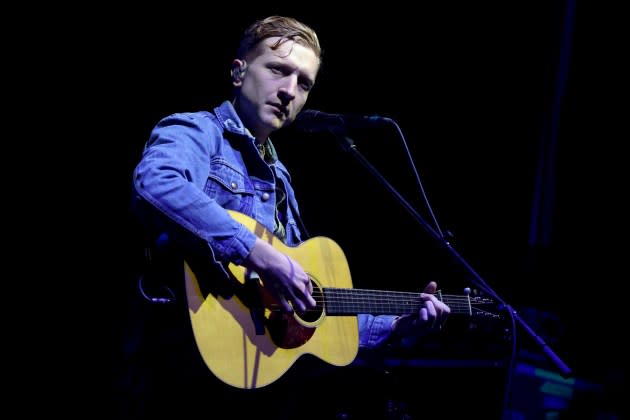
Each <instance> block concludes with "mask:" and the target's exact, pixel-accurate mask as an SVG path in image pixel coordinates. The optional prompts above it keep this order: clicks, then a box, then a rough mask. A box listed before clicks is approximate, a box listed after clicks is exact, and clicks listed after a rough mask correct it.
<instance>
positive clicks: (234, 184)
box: [230, 181, 238, 190]
mask: <svg viewBox="0 0 630 420" xmlns="http://www.w3.org/2000/svg"><path fill="white" fill-rule="evenodd" d="M230 186H231V187H232V189H233V190H235V189H236V187H238V185H237V184H236V182H234V181H232V184H230Z"/></svg>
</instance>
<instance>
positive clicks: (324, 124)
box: [293, 109, 392, 134]
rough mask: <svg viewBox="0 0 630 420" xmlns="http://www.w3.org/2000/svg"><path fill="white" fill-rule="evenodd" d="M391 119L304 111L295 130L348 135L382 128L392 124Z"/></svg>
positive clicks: (299, 115) (296, 119)
mask: <svg viewBox="0 0 630 420" xmlns="http://www.w3.org/2000/svg"><path fill="white" fill-rule="evenodd" d="M391 121H392V120H391V119H390V118H387V117H380V116H378V115H372V116H362V115H342V114H328V113H326V112H322V111H316V110H314V109H305V110H302V111H301V112H300V113H299V114H298V115H297V117H296V118H295V121H294V122H293V125H294V126H295V128H297V129H298V130H301V131H305V132H307V133H319V132H322V131H329V132H333V133H337V134H340V133H342V134H343V133H346V132H347V131H348V130H355V129H366V128H373V127H382V126H383V125H385V124H389V123H391Z"/></svg>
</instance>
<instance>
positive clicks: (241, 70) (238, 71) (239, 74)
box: [230, 58, 247, 86]
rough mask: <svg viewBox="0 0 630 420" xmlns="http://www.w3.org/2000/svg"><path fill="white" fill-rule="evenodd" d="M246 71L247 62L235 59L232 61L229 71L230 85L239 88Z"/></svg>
mask: <svg viewBox="0 0 630 420" xmlns="http://www.w3.org/2000/svg"><path fill="white" fill-rule="evenodd" d="M246 71H247V62H246V61H245V60H240V59H238V58H235V59H234V61H232V68H231V70H230V74H231V75H232V83H233V84H234V86H240V85H241V83H242V82H243V77H245V72H246Z"/></svg>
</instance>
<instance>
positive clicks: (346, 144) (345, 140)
mask: <svg viewBox="0 0 630 420" xmlns="http://www.w3.org/2000/svg"><path fill="white" fill-rule="evenodd" d="M331 132H332V133H333V134H334V135H335V137H337V139H338V140H339V144H340V145H341V147H342V149H344V150H345V151H346V152H348V153H350V155H352V156H353V157H354V158H356V159H357V160H358V161H359V162H360V163H361V164H362V165H363V166H364V167H365V168H366V169H367V170H368V171H369V172H370V173H371V174H372V175H373V176H374V177H375V178H376V179H377V180H378V181H380V182H381V184H383V185H384V186H385V188H387V190H389V192H391V193H392V195H393V196H394V197H395V198H396V199H397V200H398V201H399V203H400V204H401V205H402V206H403V207H404V208H405V209H406V210H407V211H408V212H409V213H410V214H411V216H412V217H413V218H414V219H415V220H416V221H417V222H418V223H420V225H421V226H422V227H423V228H424V229H425V230H426V231H427V232H428V233H429V234H430V235H431V236H432V237H433V238H434V239H435V240H436V241H437V242H438V243H439V244H440V245H441V246H442V247H443V248H444V249H446V251H447V252H448V253H449V254H450V255H451V256H452V257H453V259H454V260H455V261H456V262H458V263H459V264H461V265H462V266H463V267H464V268H465V269H466V270H467V271H468V272H469V273H470V274H471V275H472V276H473V278H474V281H475V282H476V286H478V287H480V288H482V289H483V290H484V291H486V292H487V293H489V294H490V295H491V296H492V297H493V298H494V299H496V300H497V301H498V302H499V303H500V304H501V305H502V307H503V308H505V309H506V310H507V311H508V313H509V314H510V315H511V317H512V319H513V320H515V321H516V322H518V323H519V324H520V325H521V326H522V327H523V329H524V330H525V331H527V333H528V334H529V335H530V336H531V337H532V338H533V339H534V341H535V342H536V344H538V345H539V346H540V348H541V350H542V351H543V352H544V353H545V354H546V355H547V356H548V357H549V359H550V360H551V361H552V362H553V363H554V364H555V365H556V366H557V367H558V369H559V370H560V372H561V373H562V375H564V376H565V377H567V376H570V375H571V369H570V368H569V367H568V366H567V365H566V364H565V363H564V362H563V361H562V360H561V359H560V358H559V357H558V356H557V355H556V353H555V352H554V351H553V350H552V349H551V347H549V345H547V343H546V342H545V341H544V340H543V339H542V337H540V336H539V335H538V334H537V333H536V332H535V331H534V330H533V329H532V328H531V327H530V326H529V325H528V324H527V323H526V322H525V321H524V320H523V318H521V316H520V315H519V314H518V312H517V311H515V310H514V309H512V307H511V306H510V305H509V304H507V303H506V302H505V301H504V300H503V299H501V298H500V297H499V295H498V294H497V293H496V292H495V291H494V290H492V288H491V287H490V286H489V285H488V284H487V283H486V282H485V280H483V278H482V277H481V276H480V275H479V274H478V273H477V272H476V271H475V270H474V269H473V268H472V266H471V265H470V264H468V263H467V262H466V260H464V258H463V257H462V256H461V255H460V254H459V253H458V252H457V251H456V250H455V249H454V248H453V247H452V246H451V244H450V243H449V242H448V241H447V240H445V239H444V238H443V237H442V236H440V235H439V234H438V233H437V232H436V231H435V229H433V228H432V227H431V226H430V225H429V223H427V221H426V220H425V219H424V218H423V217H422V216H421V215H420V214H419V213H418V212H417V211H416V210H415V209H414V208H413V206H411V204H409V202H407V200H405V198H404V197H403V196H402V195H401V194H400V193H399V192H398V191H396V189H395V188H394V187H393V186H392V185H391V184H390V183H389V182H388V181H387V180H386V179H385V177H383V175H382V174H381V173H380V172H379V171H378V170H377V169H376V168H375V167H374V166H373V165H372V164H371V163H370V162H369V161H368V160H367V159H366V158H365V157H364V156H363V155H362V154H361V153H360V152H359V151H358V150H357V147H356V145H355V144H354V141H353V140H352V139H351V138H350V137H348V136H347V135H346V134H345V133H343V132H338V131H335V130H331Z"/></svg>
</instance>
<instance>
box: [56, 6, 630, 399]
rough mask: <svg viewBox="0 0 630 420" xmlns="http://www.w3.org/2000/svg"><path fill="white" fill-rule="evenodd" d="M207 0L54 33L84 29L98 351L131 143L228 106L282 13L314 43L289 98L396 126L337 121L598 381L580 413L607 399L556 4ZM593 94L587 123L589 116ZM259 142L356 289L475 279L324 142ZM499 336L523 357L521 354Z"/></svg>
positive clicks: (133, 257)
mask: <svg viewBox="0 0 630 420" xmlns="http://www.w3.org/2000/svg"><path fill="white" fill-rule="evenodd" d="M208 7H209V6H206V7H204V8H203V9H202V8H196V7H190V6H169V7H168V8H160V9H152V10H143V11H133V12H131V11H122V10H116V11H112V10H102V11H99V10H93V11H91V12H90V13H88V14H87V18H86V19H84V20H82V21H81V22H79V25H77V30H76V31H71V33H68V34H67V35H68V40H72V41H71V42H72V43H77V42H78V41H77V38H80V37H81V36H82V34H89V36H88V42H89V45H90V46H89V49H88V50H87V52H86V55H85V60H84V61H81V60H79V61H81V62H80V63H79V64H78V68H75V69H74V71H75V72H76V73H77V74H78V73H84V72H83V70H85V69H86V70H89V72H88V74H89V75H90V76H89V77H88V80H87V81H85V82H82V83H83V84H84V85H85V90H86V92H84V93H87V95H88V96H90V101H89V104H90V105H87V104H83V103H78V104H77V105H78V107H79V108H81V107H83V106H85V107H86V108H87V111H88V112H89V113H90V114H91V115H90V119H89V120H88V121H90V122H91V123H92V124H93V125H95V126H96V127H97V130H98V131H99V132H98V133H97V137H96V138H97V141H96V142H95V144H93V146H95V147H94V151H93V152H92V153H94V154H95V155H97V156H98V161H99V166H98V168H93V172H91V176H93V177H94V178H98V179H105V180H106V181H105V185H104V187H103V189H102V196H99V200H97V202H94V203H92V202H90V205H91V206H92V205H93V206H94V209H95V213H98V214H99V216H98V217H99V218H98V222H99V224H98V228H97V229H96V232H94V231H90V232H89V233H90V235H92V234H94V235H93V236H96V237H98V238H102V239H92V240H91V241H90V242H88V243H86V244H85V245H86V247H87V246H89V245H92V243H94V244H95V245H96V246H97V248H98V249H101V248H102V249H104V250H105V252H103V253H102V254H99V255H98V256H97V257H96V261H97V264H98V267H99V269H102V272H101V273H100V274H101V275H102V274H104V273H105V277H107V279H106V280H105V283H103V284H102V286H103V287H104V289H105V290H106V291H107V296H109V299H110V301H109V303H110V304H108V305H107V306H106V307H104V310H103V312H101V313H100V315H104V317H105V318H106V319H107V324H108V326H107V328H108V329H107V332H108V334H107V335H105V336H104V337H103V338H105V337H112V339H103V340H102V345H103V347H104V348H105V349H111V351H112V352H113V357H112V358H111V359H109V360H111V361H112V365H113V366H116V358H117V355H118V350H119V347H118V346H119V344H120V340H119V339H120V336H119V334H118V332H119V331H120V330H122V329H124V326H125V323H126V322H127V320H126V317H125V314H126V309H125V305H126V303H127V297H128V294H129V293H133V291H134V279H133V276H134V275H135V269H136V264H137V263H138V261H137V256H138V249H137V245H138V242H137V239H138V238H137V237H136V236H135V235H136V231H135V230H134V226H133V223H132V222H131V220H130V218H129V215H128V214H127V204H128V193H129V183H130V180H131V172H132V170H133V167H134V165H135V163H136V162H137V160H138V159H139V157H140V153H141V150H142V146H143V144H144V142H145V141H146V139H147V138H148V136H149V133H150V130H151V128H152V127H153V125H154V124H155V123H156V122H157V121H158V120H159V119H160V118H162V117H163V116H166V115H168V114H170V113H173V112H179V111H197V110H201V109H211V108H213V107H214V106H216V105H218V104H219V103H220V102H221V101H223V100H225V99H228V98H229V95H230V91H231V85H230V79H229V64H230V61H231V59H232V58H233V52H234V51H235V49H236V46H237V45H236V44H237V42H238V39H239V37H240V34H241V33H242V31H243V29H244V28H245V27H246V26H247V25H248V24H250V23H251V22H252V21H253V20H255V19H259V18H264V17H266V16H268V15H271V14H283V15H290V16H294V17H296V18H298V19H301V20H303V21H304V22H305V23H307V24H309V25H311V26H312V27H313V28H314V29H315V30H316V31H317V32H318V35H319V37H320V41H321V43H322V46H323V48H324V64H323V67H322V70H321V73H320V75H319V78H318V80H317V83H316V86H315V88H314V90H313V92H312V94H311V96H310V98H309V102H308V103H307V106H306V107H307V108H313V109H319V110H323V111H326V112H332V113H349V114H358V115H373V114H378V115H382V116H387V117H390V118H392V119H393V120H395V121H396V122H397V123H398V124H399V126H400V129H401V131H402V133H403V134H404V140H405V143H403V141H402V140H401V137H400V136H399V135H398V133H397V132H396V131H395V130H393V129H392V128H391V127H384V128H382V129H371V130H364V131H357V132H355V133H353V135H352V138H353V139H354V141H355V144H356V145H357V149H358V150H359V151H360V152H361V153H362V154H363V155H364V156H365V157H366V158H367V159H368V160H369V161H370V162H371V163H372V164H373V165H374V166H375V167H376V168H377V169H378V170H379V172H381V173H382V174H383V176H385V178H386V179H387V180H388V181H389V182H390V183H391V184H392V185H393V186H394V187H395V188H396V189H397V191H398V192H400V193H401V194H402V195H403V196H404V197H405V198H406V199H407V200H408V202H409V203H410V204H411V205H412V206H413V208H414V209H416V210H417V212H418V213H420V214H421V215H422V216H423V218H424V219H425V220H426V221H427V222H428V223H429V224H430V225H431V227H432V228H433V229H435V228H436V226H435V224H434V221H433V219H432V217H431V213H430V211H429V208H428V206H427V203H426V202H425V201H424V200H423V198H422V196H421V193H420V189H419V187H418V184H417V183H416V180H415V178H414V174H413V172H412V168H411V166H410V164H409V160H408V156H407V155H406V149H407V148H408V149H409V152H410V154H411V156H412V158H413V162H414V164H415V167H416V168H417V170H418V173H419V176H420V180H421V183H422V185H423V187H424V190H425V192H426V194H427V197H428V200H429V203H430V205H431V209H432V211H433V214H434V215H435V219H436V220H437V222H438V223H439V227H440V229H441V230H442V231H443V232H448V233H449V234H451V235H452V237H451V239H450V242H451V244H452V245H453V248H454V249H455V250H456V251H457V252H458V253H459V254H460V255H461V256H462V257H463V259H464V261H465V262H466V264H468V265H470V266H471V267H472V268H473V269H474V270H475V271H476V272H477V273H478V274H479V276H480V277H481V278H483V279H484V280H485V281H486V282H487V283H488V284H489V285H490V286H491V287H492V288H493V289H494V290H495V291H496V292H497V293H498V294H499V296H501V297H502V298H503V299H504V300H505V301H506V302H507V303H509V304H510V305H511V306H512V307H513V308H515V309H516V310H517V311H519V313H521V314H522V315H523V316H524V318H525V319H526V321H527V322H528V323H529V325H530V326H531V327H532V328H533V329H534V331H535V332H537V333H538V334H541V336H542V337H543V339H544V340H545V341H546V342H547V343H548V344H550V345H551V348H552V349H553V350H554V351H555V352H556V353H557V354H558V356H559V357H560V358H561V359H562V360H563V361H564V362H565V363H567V364H568V365H569V367H571V368H572V369H573V371H574V375H575V376H576V377H578V378H581V379H584V380H586V381H592V382H593V383H597V384H602V385H603V386H604V388H605V389H606V392H605V396H603V397H602V396H597V397H596V398H597V399H598V402H597V404H598V405H602V406H607V405H608V404H612V405H613V406H614V404H615V402H614V401H616V400H615V398H616V395H617V393H618V389H619V388H620V386H621V383H622V382H623V381H624V374H625V366H624V362H623V357H622V353H623V350H622V346H621V344H620V343H619V340H620V335H621V331H622V329H621V328H622V327H621V322H620V320H619V319H620V318H621V316H620V315H621V304H622V299H621V297H620V293H619V292H618V291H617V290H616V287H617V283H616V282H615V279H616V278H618V276H619V274H618V273H619V271H618V269H617V267H618V266H619V261H620V255H619V254H620V252H619V251H618V248H617V247H616V246H613V245H612V244H611V239H619V237H618V234H617V229H618V228H617V222H616V220H617V218H616V211H617V209H616V207H615V206H614V205H612V203H611V200H610V197H611V196H613V195H614V194H615V193H616V192H615V190H614V189H613V187H612V186H610V185H609V184H608V183H607V181H608V180H609V177H608V175H609V172H610V169H611V167H610V166H611V165H609V160H608V159H609V157H608V156H607V153H609V150H608V145H609V141H610V138H609V137H607V136H606V135H604V134H603V133H602V134H601V135H600V136H598V137H597V138H593V137H591V136H590V131H589V130H588V129H589V128H590V123H589V122H588V118H584V117H582V116H581V117H578V115H577V111H576V108H577V106H576V103H577V101H578V98H580V97H581V95H582V94H583V93H584V92H585V91H588V90H589V87H587V86H585V85H584V84H583V83H582V82H583V79H584V78H582V80H580V79H579V77H578V72H577V71H576V67H577V65H578V63H580V60H581V59H582V56H581V54H582V52H583V51H584V49H583V45H584V39H583V37H581V36H580V34H581V33H580V32H579V30H578V29H579V27H576V24H575V17H574V15H573V14H574V13H575V10H574V9H575V4H574V2H572V1H566V2H565V1H560V0H558V1H549V2H534V3H527V4H523V3H516V4H503V3H501V2H496V4H486V5H483V4H482V5H480V4H477V3H469V2H462V4H457V5H456V4H453V3H449V2H447V3H439V4H436V3H435V2H431V3H430V4H415V5H413V7H412V6H398V5H396V4H390V3H388V4H384V5H380V6H369V7H368V6H364V7H360V8H354V9H352V8H351V7H350V6H348V9H345V7H344V9H345V11H341V10H339V9H338V7H339V5H324V4H320V5H313V6H311V8H310V9H308V10H307V9H306V8H305V7H304V6H302V7H298V6H294V7H256V8H252V7H250V6H245V5H240V4H239V5H232V6H226V7H228V8H233V9H234V8H235V9H238V10H235V11H234V12H238V13H237V14H235V13H226V12H221V13H219V12H214V13H213V12H211V11H208V10H207V8H208ZM75 58H76V57H75ZM83 75H85V73H84V74H83ZM93 103H98V105H94V106H92V105H91V104H93ZM601 105H602V107H599V106H598V105H597V104H593V105H592V107H593V114H592V115H595V114H597V115H598V116H601V115H602V114H604V113H605V108H606V106H607V105H606V104H601ZM602 108H603V109H602ZM84 111H85V109H84ZM602 111H604V112H602ZM585 137H586V138H585ZM272 139H273V140H274V144H275V145H276V148H277V149H278V151H279V154H280V157H281V159H282V160H283V162H284V163H285V165H286V166H287V167H288V168H289V170H290V171H291V173H292V176H293V181H294V185H295V188H296V191H297V194H298V196H297V197H298V200H299V202H300V206H301V210H302V214H303V217H304V220H305V222H306V224H307V226H308V227H309V230H310V232H311V234H313V235H324V236H329V237H331V238H333V239H335V240H336V241H337V242H338V243H339V244H340V245H341V246H342V248H343V249H344V251H345V253H346V256H347V259H348V262H349V265H350V268H351V270H352V275H353V281H354V286H355V287H360V288H378V289H396V290H410V291H416V290H420V289H421V288H422V287H424V285H425V284H426V283H427V281H428V280H429V279H432V280H436V281H438V284H439V285H440V287H441V288H442V289H443V290H445V291H447V292H452V293H458V292H460V291H461V290H462V289H463V288H464V287H473V288H475V287H476V284H475V283H474V279H473V278H472V276H470V275H468V274H467V273H466V272H465V270H463V268H462V266H461V265H460V264H459V263H457V262H456V261H454V260H452V259H450V258H448V256H447V255H446V253H445V252H444V250H443V249H442V248H441V247H440V246H439V244H438V242H437V241H436V240H435V239H433V238H432V236H431V235H429V234H428V233H427V231H425V230H424V229H423V227H422V225H421V224H419V223H418V222H417V221H415V220H414V219H413V218H412V217H411V215H410V214H409V213H408V212H407V211H405V210H404V209H403V208H402V207H401V206H400V205H399V204H398V203H397V201H396V200H395V198H394V197H393V196H392V195H391V194H389V193H388V192H387V191H386V190H385V189H384V188H383V187H382V185H381V184H379V182H378V181H377V180H376V179H375V178H374V177H373V176H372V175H371V174H370V173H369V172H368V171H366V169H365V168H364V167H363V166H361V165H360V164H359V163H358V162H357V161H356V160H355V159H353V157H352V155H351V154H349V153H346V152H345V151H344V150H343V149H341V148H340V147H339V145H338V144H337V142H336V140H335V138H334V137H333V136H330V135H326V134H309V135H303V134H299V133H296V132H295V131H293V130H292V129H291V128H288V129H286V130H284V131H282V132H279V133H277V134H276V135H275V136H273V137H272ZM101 162H103V163H104V165H103V168H102V169H101V165H100V163H101ZM604 180H606V182H604ZM103 210H105V211H103ZM93 236H92V237H93ZM92 241H93V242H92ZM103 245H105V246H103ZM120 273H123V274H120ZM517 331H518V333H519V334H520V336H519V339H520V340H522V341H519V342H520V343H523V344H524V345H525V346H526V347H527V348H528V350H530V351H532V352H539V351H540V349H539V348H538V347H537V346H536V345H534V344H533V343H531V342H530V341H529V340H528V338H527V333H526V332H525V331H524V330H523V329H522V328H519V329H518V330H517ZM110 332H111V334H109V333H110ZM543 359H544V357H543ZM543 364H544V367H545V368H548V369H550V370H551V371H553V370H554V367H553V365H552V364H549V363H548V361H547V362H543ZM114 370H115V369H114ZM610 398H612V400H613V403H610V402H609V399H610ZM599 399H602V400H605V401H604V402H603V403H602V402H600V401H599Z"/></svg>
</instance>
